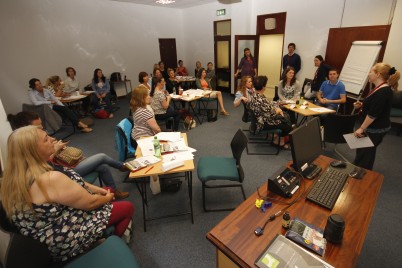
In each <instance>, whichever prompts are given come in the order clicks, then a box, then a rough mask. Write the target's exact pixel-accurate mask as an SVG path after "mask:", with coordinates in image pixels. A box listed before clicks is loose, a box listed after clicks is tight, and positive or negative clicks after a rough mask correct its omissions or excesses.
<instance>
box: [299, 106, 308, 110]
mask: <svg viewBox="0 0 402 268" xmlns="http://www.w3.org/2000/svg"><path fill="white" fill-rule="evenodd" d="M299 108H300V109H306V108H307V106H306V105H300V107H299Z"/></svg>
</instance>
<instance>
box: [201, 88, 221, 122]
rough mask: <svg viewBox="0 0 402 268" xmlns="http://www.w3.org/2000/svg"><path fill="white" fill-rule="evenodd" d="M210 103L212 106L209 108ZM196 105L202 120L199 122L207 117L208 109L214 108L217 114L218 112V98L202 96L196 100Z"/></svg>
mask: <svg viewBox="0 0 402 268" xmlns="http://www.w3.org/2000/svg"><path fill="white" fill-rule="evenodd" d="M210 104H212V105H213V106H212V108H211V106H210ZM197 105H198V114H199V115H201V117H202V121H201V122H200V123H202V122H203V121H204V118H206V117H208V110H210V109H214V110H216V114H217V115H218V113H219V110H218V107H219V105H218V98H211V97H210V96H209V95H208V97H202V98H201V99H199V100H198V101H197Z"/></svg>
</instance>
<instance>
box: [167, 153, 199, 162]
mask: <svg viewBox="0 0 402 268" xmlns="http://www.w3.org/2000/svg"><path fill="white" fill-rule="evenodd" d="M192 159H194V155H193V154H192V153H190V152H188V151H186V152H177V153H172V154H165V155H162V161H163V162H170V161H174V160H180V161H186V160H192Z"/></svg>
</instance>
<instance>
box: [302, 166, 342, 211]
mask: <svg viewBox="0 0 402 268" xmlns="http://www.w3.org/2000/svg"><path fill="white" fill-rule="evenodd" d="M347 178H348V174H346V173H344V172H341V171H339V170H336V169H334V168H332V167H328V168H327V169H326V170H325V171H324V173H323V174H322V175H321V176H320V177H319V178H318V180H317V181H316V182H315V184H314V185H313V187H312V188H311V190H310V192H309V193H308V195H307V197H306V199H307V200H310V201H311V202H314V203H316V204H318V205H320V206H322V207H325V208H328V209H330V210H332V208H333V207H334V205H335V203H336V200H338V197H339V195H340V194H341V191H342V189H343V186H344V185H345V183H346V180H347Z"/></svg>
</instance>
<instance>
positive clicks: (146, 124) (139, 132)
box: [130, 78, 163, 194]
mask: <svg viewBox="0 0 402 268" xmlns="http://www.w3.org/2000/svg"><path fill="white" fill-rule="evenodd" d="M159 79H163V78H159ZM150 103H151V97H150V96H149V93H148V89H147V88H146V87H144V86H139V87H137V88H135V89H134V90H133V94H132V95H131V101H130V107H131V111H132V112H133V121H134V127H133V130H132V132H131V137H132V138H133V139H134V140H136V141H137V140H139V139H140V138H141V137H148V136H154V135H155V134H157V133H159V132H161V128H160V127H159V125H158V123H157V122H156V120H155V117H154V114H153V113H152V112H151V111H149V110H148V109H147V105H149V104H150ZM151 178H152V181H151V183H150V187H151V191H152V193H153V194H158V193H160V191H161V190H160V184H159V177H158V176H151Z"/></svg>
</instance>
